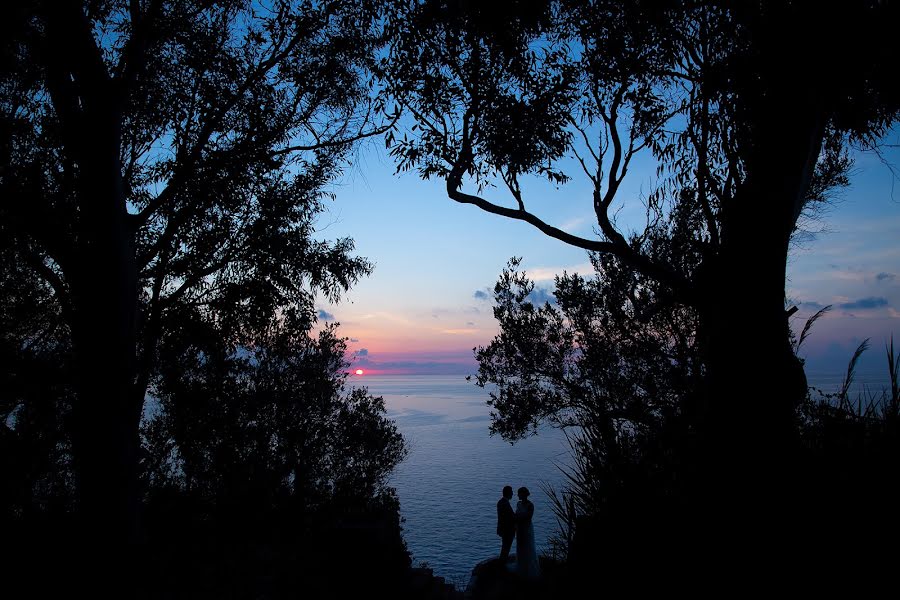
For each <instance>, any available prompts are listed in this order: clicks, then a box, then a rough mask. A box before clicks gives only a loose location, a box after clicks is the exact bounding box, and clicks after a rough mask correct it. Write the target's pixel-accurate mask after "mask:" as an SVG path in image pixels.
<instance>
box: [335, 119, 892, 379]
mask: <svg viewBox="0 0 900 600" xmlns="http://www.w3.org/2000/svg"><path fill="white" fill-rule="evenodd" d="M886 143H887V144H893V145H897V144H898V143H900V132H894V133H892V134H891V136H889V138H888V139H887V140H886ZM884 156H885V157H886V158H887V159H888V160H889V162H891V163H892V164H894V165H898V166H900V149H898V148H896V147H895V148H886V149H885V150H884ZM855 158H856V166H855V170H854V175H853V177H852V185H851V187H850V188H849V189H847V190H844V191H843V192H842V193H840V195H839V197H838V198H837V200H836V202H834V203H832V205H831V206H830V207H829V208H828V210H827V212H826V214H825V215H824V217H823V218H822V219H820V220H819V221H818V222H813V223H810V224H809V229H811V230H812V232H811V233H810V234H808V235H805V236H803V239H802V240H801V241H799V242H798V244H797V245H796V247H795V249H794V251H793V253H792V257H791V261H790V265H789V268H788V277H789V281H788V293H789V297H790V299H791V300H792V301H793V303H794V304H797V305H799V306H800V308H801V310H800V312H799V313H798V314H797V316H796V319H795V322H794V324H795V329H799V328H800V327H802V325H803V322H804V321H805V319H806V317H808V316H809V315H811V314H812V313H814V312H815V311H816V310H818V309H819V308H821V307H822V306H824V305H828V304H832V305H833V307H834V308H833V310H832V311H831V312H830V313H829V314H828V315H827V316H826V317H825V318H823V319H822V320H820V321H819V322H818V323H817V325H816V327H815V329H814V330H813V334H812V336H811V337H810V338H809V339H808V340H807V342H806V343H805V345H804V351H803V352H802V355H803V356H805V357H806V358H807V368H808V370H824V371H835V370H840V369H842V368H844V366H845V365H846V363H847V360H848V359H849V357H850V355H851V354H852V352H853V350H854V349H855V348H856V346H857V345H858V344H859V342H860V341H861V340H862V339H864V338H866V337H871V338H872V349H871V350H870V351H869V352H868V355H867V356H866V360H865V361H864V363H863V365H862V367H863V368H875V369H878V370H883V369H884V367H883V365H882V363H884V362H885V360H884V343H885V341H887V340H888V338H889V337H890V335H891V334H892V333H894V334H896V335H897V336H898V343H900V245H898V243H897V238H898V233H900V180H898V179H896V178H895V177H893V176H892V173H891V171H890V169H889V168H888V167H886V166H885V165H884V164H883V163H882V162H881V160H880V159H879V158H878V157H877V156H876V155H875V154H873V153H865V154H857V155H856V156H855ZM393 172H394V167H393V164H392V162H391V159H390V158H389V157H387V156H386V153H385V152H384V151H383V150H382V149H381V148H379V147H378V146H376V145H374V144H371V145H369V146H366V147H364V148H363V149H362V150H360V151H359V153H358V155H357V156H356V158H355V159H354V164H353V165H352V166H351V167H350V168H348V170H347V172H346V173H345V175H344V177H343V178H342V179H341V180H340V181H339V182H337V183H336V184H334V186H333V188H332V191H333V192H334V193H335V194H336V200H335V201H334V202H333V203H330V204H329V208H328V212H326V213H325V214H323V215H322V216H321V218H320V221H319V233H318V235H319V236H320V237H321V238H335V237H343V236H351V237H353V238H354V239H355V240H356V244H357V252H358V253H359V254H361V255H363V256H366V257H368V258H370V259H371V260H372V261H373V262H374V263H375V265H376V268H375V272H374V274H373V275H372V276H371V277H369V278H367V279H365V280H363V281H361V282H360V283H359V284H358V285H357V286H356V287H355V288H354V289H353V290H351V291H350V293H349V294H347V295H346V296H345V298H344V300H343V301H342V302H341V303H339V304H337V305H330V304H327V303H320V304H319V306H318V309H319V317H320V320H322V321H337V322H339V323H340V324H341V331H342V334H343V335H344V336H346V337H349V338H350V339H351V342H350V348H351V350H352V351H353V352H354V354H355V361H354V366H353V369H357V368H363V369H365V370H366V371H367V373H370V374H374V373H423V374H424V373H454V374H456V373H459V374H468V373H474V371H475V369H474V360H473V358H472V348H473V347H474V346H477V345H483V344H486V343H487V342H488V341H489V340H490V339H491V337H493V336H494V335H495V334H496V333H497V325H496V322H495V321H494V319H493V317H492V315H491V304H490V299H491V290H492V288H493V285H494V282H495V281H496V280H497V276H498V275H499V274H500V272H501V270H502V269H503V267H504V266H505V264H506V262H507V261H508V260H509V258H510V257H512V256H521V257H523V259H524V260H523V267H524V268H526V269H527V271H528V272H529V274H530V275H531V276H532V278H533V279H534V280H535V281H536V283H537V286H538V288H539V290H545V291H546V292H547V294H548V297H549V293H550V292H551V291H552V289H553V276H554V274H556V273H561V272H562V271H563V270H566V271H569V272H572V271H577V272H581V273H591V272H592V271H591V269H590V265H589V262H588V258H587V255H586V253H585V252H584V251H583V250H580V249H577V248H572V247H569V246H566V245H565V244H563V243H562V242H559V241H557V240H553V239H550V238H548V237H546V236H545V235H543V234H541V233H540V232H539V231H537V230H536V229H534V228H533V227H532V226H530V225H528V224H525V223H521V222H515V221H512V220H508V219H504V218H502V217H499V216H495V215H491V214H488V213H485V212H482V211H480V210H479V209H477V208H475V207H473V206H464V205H460V204H457V203H455V202H453V201H451V200H449V199H448V198H447V196H446V192H445V188H444V186H443V183H442V182H441V181H422V180H421V179H419V178H418V176H417V175H416V174H415V173H406V174H403V175H399V176H396V175H394V174H393ZM569 172H570V173H572V174H577V172H576V171H575V170H574V169H571V170H570V171H569ZM652 173H653V169H652V165H650V164H649V163H646V162H645V163H644V164H642V163H640V162H636V163H635V164H633V166H632V169H631V171H630V172H629V175H628V177H626V180H625V182H626V184H627V185H623V188H622V189H621V190H620V198H622V199H623V200H626V201H625V202H623V203H622V205H621V210H620V211H619V212H618V215H617V221H618V223H619V224H620V226H621V227H623V228H628V227H629V226H630V227H632V228H634V227H637V226H640V224H641V223H642V218H643V215H644V208H643V205H642V203H641V201H640V198H641V197H642V195H645V194H646V192H647V191H648V190H649V189H650V187H651V185H652V182H653V180H652ZM504 192H505V190H501V189H492V190H487V191H486V192H485V195H487V196H489V197H490V198H491V199H493V200H494V201H496V202H503V203H507V202H508V201H509V194H508V192H507V193H504ZM524 199H525V204H526V207H527V208H528V209H529V210H530V211H531V212H534V213H536V214H537V215H539V216H541V217H542V218H543V219H544V220H545V221H548V222H550V223H551V224H553V225H556V226H558V227H560V228H562V229H564V230H566V231H569V232H571V233H574V234H578V235H581V236H587V237H590V236H592V235H593V234H592V224H593V221H592V220H591V217H592V208H591V204H590V190H589V188H588V185H587V182H586V181H585V180H584V178H581V179H578V178H576V179H574V180H573V181H571V182H570V183H568V184H566V185H565V186H562V187H561V188H559V189H556V188H555V187H554V186H551V185H549V184H546V183H543V182H532V184H531V185H529V186H528V187H525V188H524ZM747 293H748V294H752V293H753V288H752V281H748V287H747ZM722 301H723V302H728V298H723V299H722Z"/></svg>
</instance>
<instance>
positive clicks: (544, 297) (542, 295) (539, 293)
mask: <svg viewBox="0 0 900 600" xmlns="http://www.w3.org/2000/svg"><path fill="white" fill-rule="evenodd" d="M527 300H528V301H529V302H531V303H532V304H534V305H536V306H542V305H544V304H546V303H548V302H549V303H550V304H556V296H555V295H554V294H553V292H551V291H550V290H548V289H545V288H539V287H536V288H534V289H533V290H531V293H530V294H528V298H527Z"/></svg>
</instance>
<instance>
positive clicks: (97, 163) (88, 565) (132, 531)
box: [66, 102, 142, 593]
mask: <svg viewBox="0 0 900 600" xmlns="http://www.w3.org/2000/svg"><path fill="white" fill-rule="evenodd" d="M116 114H117V113H116V111H115V110H114V107H113V106H111V102H110V105H106V106H103V105H101V106H99V107H94V110H91V111H85V118H84V120H83V126H82V127H83V129H82V134H83V135H84V136H86V138H85V139H89V140H91V142H90V143H85V144H83V145H81V152H79V154H80V156H79V157H78V165H79V170H78V183H77V197H78V203H79V218H78V223H77V224H76V231H77V236H78V239H77V251H76V256H75V257H74V260H73V261H71V264H72V267H71V269H70V272H69V273H67V274H66V275H67V277H68V279H69V281H70V282H71V288H72V301H73V311H72V313H73V318H72V323H71V326H72V338H73V345H74V353H75V357H74V361H75V366H76V381H75V384H76V400H75V405H74V407H73V419H74V422H73V436H72V441H73V455H74V456H73V458H74V464H75V473H76V477H77V486H78V512H79V521H80V525H81V526H82V528H83V531H82V536H84V537H85V539H84V540H83V541H84V542H87V543H88V545H87V546H86V548H85V550H86V551H85V552H84V554H83V555H81V556H78V557H74V559H75V560H76V562H79V563H80V564H81V565H82V567H81V569H80V570H81V575H82V576H83V577H85V583H87V584H88V585H90V586H92V587H93V586H94V585H95V584H96V583H97V581H94V583H90V582H91V580H92V579H95V578H96V579H99V580H102V581H104V582H107V583H111V582H114V581H116V580H117V578H118V579H119V581H122V580H130V579H131V575H132V574H133V571H132V569H133V568H134V566H135V565H134V563H135V561H134V560H133V557H134V556H135V554H134V552H135V550H136V542H138V540H139V533H140V519H139V514H140V496H139V492H138V451H139V423H140V415H141V409H142V398H140V399H138V398H137V397H136V395H135V392H134V388H135V378H136V375H137V363H136V359H135V352H136V338H137V323H136V310H137V283H136V281H137V275H136V262H135V260H136V259H135V253H134V240H133V236H132V234H131V232H130V228H129V226H128V223H127V210H126V203H125V194H124V189H123V185H122V175H121V165H120V159H119V146H120V129H119V119H118V117H117V116H116ZM87 136H89V137H87ZM98 568H102V569H103V571H104V573H103V574H99V573H97V569H98ZM93 589H95V590H96V588H93ZM101 589H102V588H101ZM113 589H114V584H113ZM98 591H101V590H98ZM101 593H102V591H101Z"/></svg>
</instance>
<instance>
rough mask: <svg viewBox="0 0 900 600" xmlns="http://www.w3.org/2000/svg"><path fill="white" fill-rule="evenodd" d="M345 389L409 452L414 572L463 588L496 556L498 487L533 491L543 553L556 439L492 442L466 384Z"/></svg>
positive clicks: (444, 381)
mask: <svg viewBox="0 0 900 600" xmlns="http://www.w3.org/2000/svg"><path fill="white" fill-rule="evenodd" d="M842 375H843V374H840V373H808V378H809V383H810V385H813V386H816V387H819V388H820V389H823V391H826V392H832V391H835V390H836V389H837V388H838V387H839V386H840V383H841V380H842ZM351 381H352V383H353V384H354V385H365V386H367V387H368V388H369V391H370V392H371V393H373V394H375V395H379V396H383V397H384V399H385V403H386V405H387V409H388V414H389V416H390V417H391V418H393V419H394V420H395V421H396V423H397V426H398V428H399V429H400V431H401V432H402V433H403V435H404V437H405V438H406V440H407V443H408V445H409V449H410V452H409V457H408V458H407V459H406V460H405V461H404V462H403V463H402V464H401V465H400V466H399V467H398V468H397V470H396V472H395V473H394V476H393V478H392V485H394V486H395V487H396V488H397V492H398V495H399V496H400V502H401V514H402V516H403V518H404V519H405V523H404V537H405V539H406V543H407V545H408V547H409V550H410V551H411V552H412V553H413V560H414V563H415V564H416V565H418V564H420V563H422V562H425V563H427V564H428V566H429V567H431V568H433V569H434V571H435V574H437V575H441V576H443V577H446V578H447V580H448V581H451V582H453V583H456V584H458V585H462V586H463V587H464V586H465V583H466V582H467V581H468V577H469V574H470V572H471V570H472V567H473V566H475V565H476V564H477V563H479V562H480V561H482V560H484V559H486V558H489V557H491V556H492V555H496V554H497V553H498V552H499V550H500V538H498V537H497V535H496V533H495V528H496V503H497V500H498V499H499V498H500V495H501V489H502V488H503V486H504V485H511V486H513V488H514V489H516V488H518V487H520V486H523V485H524V486H526V487H527V488H528V489H529V490H530V491H531V499H532V501H533V502H534V504H535V515H534V528H535V535H536V536H537V541H538V550H539V551H541V549H542V548H546V547H547V540H548V538H549V537H550V536H551V535H553V533H554V532H555V530H556V528H557V524H556V518H555V516H554V515H553V511H552V509H551V504H550V501H549V499H548V497H547V495H546V494H545V493H544V492H543V491H542V489H541V485H542V484H543V485H550V486H553V487H555V488H557V489H559V488H560V487H561V486H562V484H563V483H564V480H565V478H564V476H563V475H562V473H561V472H560V470H559V468H558V465H559V464H566V463H567V461H568V454H569V453H568V446H567V444H566V440H565V438H564V436H563V435H562V434H561V433H560V432H559V431H556V430H552V429H543V430H541V431H540V432H539V434H538V435H537V436H533V437H530V438H527V439H525V440H523V441H521V442H517V443H516V444H515V445H511V444H509V443H507V442H504V441H503V440H501V439H500V438H499V437H497V436H493V437H492V436H490V434H489V431H488V426H489V424H490V415H489V408H488V407H487V406H486V404H485V401H486V400H487V399H488V392H487V390H485V389H481V388H479V387H477V386H476V385H474V384H473V383H470V382H467V381H466V380H465V378H464V377H463V376H443V375H404V376H374V375H366V376H365V377H364V378H354V379H352V380H351ZM857 381H859V382H860V384H858V385H856V386H854V389H857V390H859V389H861V387H860V386H861V385H862V383H863V382H866V383H867V384H868V385H869V386H870V389H877V390H880V389H881V387H880V386H881V384H882V383H883V382H884V375H883V374H881V373H873V374H860V376H858V378H857ZM514 502H515V499H514ZM513 551H515V549H514V550H513Z"/></svg>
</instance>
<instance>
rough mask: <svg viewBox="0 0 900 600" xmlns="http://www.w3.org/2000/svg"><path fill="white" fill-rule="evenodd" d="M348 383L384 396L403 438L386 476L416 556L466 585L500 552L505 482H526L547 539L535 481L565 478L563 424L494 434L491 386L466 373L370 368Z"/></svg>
mask: <svg viewBox="0 0 900 600" xmlns="http://www.w3.org/2000/svg"><path fill="white" fill-rule="evenodd" d="M353 383H354V384H355V385H365V386H367V387H368V388H369V391H370V392H371V393H372V394H374V395H378V396H383V397H384V400H385V404H386V405H387V409H388V414H389V416H390V417H391V418H393V419H394V420H395V421H396V423H397V427H398V428H399V429H400V431H401V432H402V433H403V435H404V437H405V438H406V440H407V443H408V445H409V457H408V458H407V459H406V460H405V461H404V462H403V463H402V464H401V465H400V466H399V467H398V468H397V470H396V471H395V473H394V476H393V478H392V482H391V483H392V485H393V486H394V487H396V488H397V493H398V495H399V496H400V503H401V508H400V510H401V514H402V516H403V518H404V519H405V523H404V525H403V527H404V538H405V539H406V543H407V546H408V547H409V550H410V551H411V552H412V554H413V561H414V564H415V565H418V564H419V563H422V562H425V563H427V564H428V566H429V567H431V568H433V569H434V572H435V574H436V575H440V576H442V577H445V578H447V580H448V581H450V582H453V583H456V584H461V585H462V586H463V587H465V583H466V582H467V581H468V578H469V574H470V573H471V571H472V567H474V566H475V565H476V564H477V563H479V562H481V561H482V560H485V559H486V558H490V557H491V556H492V555H496V554H498V553H499V552H500V538H499V537H497V534H496V526H497V508H496V504H497V500H498V499H499V498H500V496H501V491H502V489H503V486H504V485H511V486H513V489H518V488H519V487H521V486H525V487H527V488H528V489H529V491H530V492H531V497H530V499H531V500H532V501H533V502H534V504H535V514H534V531H535V536H536V538H537V542H538V550H539V551H540V550H541V548H542V547H546V545H547V539H548V537H549V536H551V535H552V534H553V533H554V531H555V529H556V517H555V516H554V515H553V511H552V509H551V504H550V501H549V499H548V497H547V495H546V494H545V493H544V492H543V491H542V490H541V485H542V484H545V485H552V486H555V487H557V488H559V487H561V485H562V483H563V480H564V476H563V475H562V473H561V472H560V470H559V469H558V468H557V464H560V463H564V462H565V461H566V460H567V456H568V445H567V444H566V440H565V437H564V436H563V435H562V434H561V433H560V432H559V431H556V430H552V429H545V430H541V431H540V433H539V434H538V435H537V436H532V437H529V438H527V439H525V440H522V441H521V442H517V443H516V444H514V445H511V444H509V443H507V442H504V441H503V440H501V439H500V438H499V436H493V437H492V436H490V434H489V432H488V426H489V424H490V415H489V408H488V407H487V406H486V404H485V401H486V400H487V399H488V392H487V390H485V389H482V388H479V387H477V386H476V385H475V384H474V383H470V382H467V381H466V380H465V377H463V376H444V375H404V376H386V375H384V376H372V375H366V376H365V377H364V378H360V379H355V380H354V381H353ZM513 506H515V498H514V499H513ZM513 551H514V552H515V546H514V547H513Z"/></svg>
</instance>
